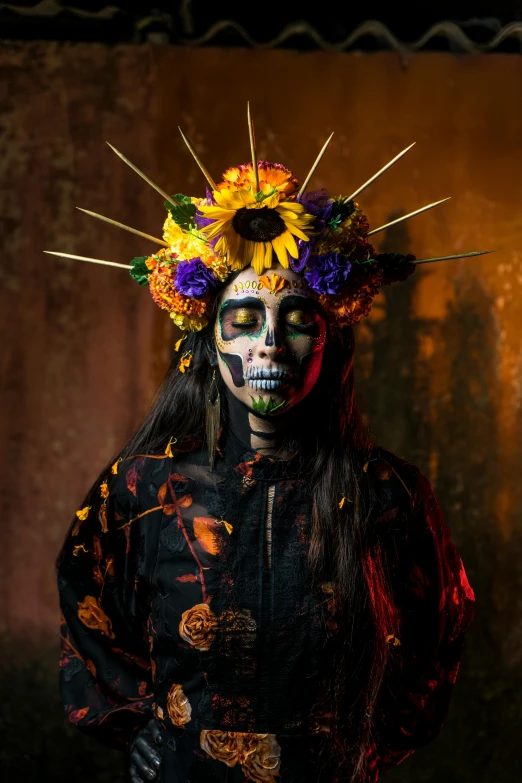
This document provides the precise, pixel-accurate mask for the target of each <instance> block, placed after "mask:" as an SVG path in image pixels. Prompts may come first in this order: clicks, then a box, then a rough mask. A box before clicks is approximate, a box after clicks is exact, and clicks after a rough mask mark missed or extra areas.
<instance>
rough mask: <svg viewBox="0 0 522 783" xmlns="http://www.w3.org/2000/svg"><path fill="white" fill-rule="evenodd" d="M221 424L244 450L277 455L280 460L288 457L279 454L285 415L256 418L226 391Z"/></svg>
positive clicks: (284, 434)
mask: <svg viewBox="0 0 522 783" xmlns="http://www.w3.org/2000/svg"><path fill="white" fill-rule="evenodd" d="M223 424H224V427H225V429H230V432H231V434H232V435H233V436H234V437H235V438H236V439H237V440H239V441H240V442H241V443H242V444H243V445H244V446H245V447H246V448H251V449H253V450H254V451H257V452H259V453H260V454H265V455H267V456H272V455H275V454H277V456H278V457H279V458H280V459H286V458H287V457H288V456H289V455H287V454H285V453H284V452H281V445H282V443H283V441H284V439H285V436H286V435H287V433H288V426H289V421H288V416H287V415H285V414H280V415H279V416H274V417H269V416H258V415H257V414H255V413H254V412H253V411H251V410H250V409H249V408H247V406H246V405H244V404H243V403H242V402H240V401H239V400H238V399H237V398H236V397H234V395H233V394H232V393H231V392H230V391H229V389H226V390H225V415H224V417H223Z"/></svg>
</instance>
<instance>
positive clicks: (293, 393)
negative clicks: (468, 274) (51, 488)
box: [58, 161, 474, 783]
mask: <svg viewBox="0 0 522 783" xmlns="http://www.w3.org/2000/svg"><path fill="white" fill-rule="evenodd" d="M256 172H257V174H256ZM207 177H208V174H207ZM211 186H212V192H211V193H210V192H209V193H208V195H207V199H203V200H198V201H196V200H189V199H185V197H181V196H176V197H169V201H168V203H167V206H168V208H169V213H170V214H169V217H168V218H167V221H166V224H165V226H164V240H165V243H166V244H167V245H168V249H165V250H161V251H159V252H158V253H157V254H155V255H154V256H150V257H148V258H147V259H143V258H142V259H135V260H134V262H133V272H132V274H133V276H134V277H135V278H136V279H138V280H139V282H142V283H146V284H148V285H149V288H150V290H151V293H152V295H153V297H154V299H155V301H156V302H157V303H158V304H159V305H160V306H162V307H164V308H165V309H167V310H169V311H170V313H171V316H172V317H173V320H174V321H175V322H176V323H177V324H178V325H179V326H181V327H182V328H186V329H188V330H189V332H188V335H187V336H186V338H185V339H184V341H183V343H182V346H183V351H182V353H181V358H176V360H175V361H174V362H173V364H172V367H171V369H170V370H169V373H168V374H167V377H166V380H165V382H164V384H163V387H162V389H161V391H160V393H159V395H158V397H157V399H156V401H155V403H154V405H153V407H152V409H151V411H150V413H149V414H148V416H147V418H146V419H145V421H144V423H143V425H142V426H141V428H140V429H139V430H138V432H137V433H136V434H135V435H134V437H133V438H132V439H131V440H130V442H129V443H128V444H127V445H126V446H125V448H124V450H123V451H122V453H121V454H120V456H119V458H118V459H117V461H116V462H115V463H114V464H113V465H112V466H111V467H109V468H108V469H107V470H106V471H104V472H103V473H102V475H101V476H100V478H99V480H98V481H97V482H96V484H95V485H94V487H93V488H92V490H91V492H90V493H89V495H88V497H87V499H86V501H85V503H84V506H83V508H82V509H81V510H80V511H79V512H77V518H76V520H75V523H74V525H73V527H72V529H71V530H70V533H69V535H68V537H67V540H66V542H65V544H64V547H63V550H62V552H61V555H60V558H59V563H58V574H59V589H60V595H61V605H62V610H63V636H62V638H63V647H62V696H63V699H64V703H65V705H66V709H67V711H68V713H69V718H70V720H71V721H72V722H73V723H74V724H76V725H77V726H78V727H79V728H81V729H83V730H85V731H87V732H89V733H91V734H93V735H94V736H96V737H97V738H98V739H100V740H101V741H102V742H104V743H106V744H108V745H111V746H113V747H119V748H121V749H127V750H128V752H129V753H130V759H131V766H130V773H131V778H132V780H133V781H134V782H135V783H137V782H138V781H146V780H158V781H163V782H164V783H188V781H190V783H203V781H204V782H205V783H208V782H211V781H215V782H216V783H217V781H223V782H224V781H226V782H227V783H236V782H237V783H239V782H240V781H241V782H242V781H255V782H256V783H266V782H268V783H276V780H279V781H281V783H301V782H302V783H304V782H305V781H310V782H311V781H324V783H340V781H354V782H355V781H357V782H360V781H364V782H365V783H366V782H370V781H377V780H378V777H379V773H380V772H382V771H384V770H386V769H387V768H389V767H391V766H394V765H396V764H398V763H399V762H401V761H402V760H403V759H404V758H405V757H406V756H408V755H409V754H410V753H412V752H413V751H414V750H415V749H416V748H417V747H419V746H421V745H423V744H425V743H426V742H428V741H429V740H430V739H431V738H433V737H434V736H435V735H436V734H437V732H438V731H439V730H440V728H441V725H442V721H443V719H444V716H445V714H446V711H447V707H448V703H449V698H450V693H451V689H452V685H453V683H454V682H455V678H456V673H457V669H458V665H459V660H460V656H461V649H462V643H463V636H464V631H465V629H466V628H467V626H468V625H469V623H470V622H471V620H472V616H473V601H474V598H473V592H472V590H471V588H470V586H469V584H468V581H467V579H466V575H465V572H464V568H463V566H462V562H461V560H460V558H459V556H458V554H457V552H456V550H455V547H454V546H453V544H452V542H451V538H450V533H449V530H448V528H447V527H446V526H445V524H444V522H443V519H442V515H441V512H440V509H439V507H438V505H437V502H436V500H435V498H434V496H433V492H432V490H431V487H430V485H429V483H428V481H427V480H426V479H425V478H424V477H423V476H422V475H421V474H420V473H419V471H418V470H417V469H416V468H415V467H413V466H411V465H409V464H408V463H406V462H405V461H404V460H402V459H399V458H398V457H396V456H394V455H392V454H390V453H389V452H385V451H383V450H382V449H379V448H376V447H374V446H373V445H372V444H371V443H370V441H369V439H368V436H367V434H366V432H365V431H364V429H363V427H362V425H361V421H360V419H359V417H358V415H357V412H356V409H355V404H354V387H353V349H354V342H353V332H352V328H351V324H352V323H355V322H356V321H357V320H359V319H360V318H361V317H362V316H363V315H365V314H366V313H367V312H368V310H369V308H370V306H371V300H372V298H373V296H374V295H375V293H376V292H377V290H378V288H379V286H380V285H382V284H383V283H384V282H391V281H392V280H398V279H404V277H405V276H407V274H409V273H410V272H411V271H413V269H414V268H415V267H414V265H413V262H414V259H413V257H412V256H408V257H403V256H377V255H376V254H375V251H374V249H373V248H372V247H371V245H370V244H369V241H368V239H367V234H368V225H367V222H366V221H365V218H364V216H363V215H362V213H361V211H360V209H359V207H358V205H357V204H355V202H353V200H351V199H342V198H341V197H339V198H338V199H330V198H329V197H328V196H327V194H325V193H324V192H321V193H316V194H304V192H303V188H302V189H301V191H299V193H297V181H296V180H295V178H294V177H293V175H292V174H291V172H289V171H288V170H287V169H284V167H282V166H279V165H278V164H266V163H263V162H259V163H257V162H256V161H254V165H245V166H242V167H239V168H237V169H232V170H229V171H228V172H226V173H225V175H224V179H223V182H221V183H219V184H218V185H216V184H215V183H214V182H213V181H211ZM184 199H185V200H184ZM277 232H279V233H277ZM287 234H288V235H289V236H290V237H292V239H291V240H289V239H288V237H287ZM294 236H295V237H298V242H297V243H296V242H295V241H294V240H293V237H294ZM281 237H282V239H281ZM250 263H251V265H250ZM223 265H226V267H224V266H223ZM266 268H269V269H270V271H269V272H266V271H265V269H266ZM180 342H181V341H180Z"/></svg>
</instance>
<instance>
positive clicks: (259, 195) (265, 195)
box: [250, 188, 277, 202]
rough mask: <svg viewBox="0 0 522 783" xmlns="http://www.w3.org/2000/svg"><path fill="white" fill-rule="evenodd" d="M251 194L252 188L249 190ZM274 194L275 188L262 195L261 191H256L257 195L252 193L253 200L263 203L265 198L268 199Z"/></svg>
mask: <svg viewBox="0 0 522 783" xmlns="http://www.w3.org/2000/svg"><path fill="white" fill-rule="evenodd" d="M250 190H251V192H252V193H254V190H253V188H250ZM274 193H277V188H271V189H270V190H269V191H268V193H263V191H262V190H258V191H257V193H254V198H255V200H256V201H257V202H260V201H264V200H265V199H267V198H270V197H271V196H273V195H274Z"/></svg>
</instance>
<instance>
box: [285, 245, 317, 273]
mask: <svg viewBox="0 0 522 783" xmlns="http://www.w3.org/2000/svg"><path fill="white" fill-rule="evenodd" d="M296 244H297V250H298V252H299V256H298V257H297V258H292V256H291V255H290V253H289V254H288V260H289V262H290V269H293V270H294V272H302V271H303V269H304V268H305V266H306V264H307V263H308V259H309V258H310V253H311V252H312V246H311V244H310V242H306V241H305V240H304V239H298V240H297V242H296Z"/></svg>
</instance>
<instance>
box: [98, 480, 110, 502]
mask: <svg viewBox="0 0 522 783" xmlns="http://www.w3.org/2000/svg"><path fill="white" fill-rule="evenodd" d="M100 495H101V496H102V498H104V499H105V498H108V497H109V485H108V484H107V482H106V481H104V482H102V483H101V484H100Z"/></svg>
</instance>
